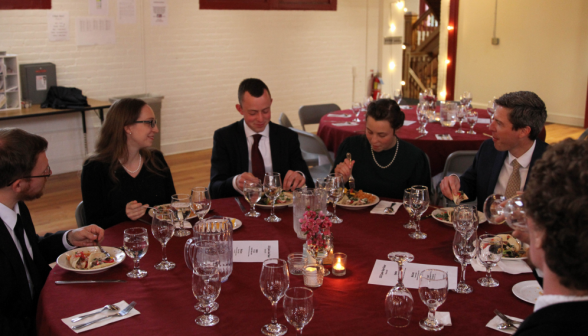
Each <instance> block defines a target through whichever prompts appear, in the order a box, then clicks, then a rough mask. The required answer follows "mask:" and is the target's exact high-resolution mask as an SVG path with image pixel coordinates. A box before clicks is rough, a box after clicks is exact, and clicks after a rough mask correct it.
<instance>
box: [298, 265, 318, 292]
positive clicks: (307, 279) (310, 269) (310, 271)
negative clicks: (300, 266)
mask: <svg viewBox="0 0 588 336" xmlns="http://www.w3.org/2000/svg"><path fill="white" fill-rule="evenodd" d="M302 274H303V275H304V285H305V286H307V287H320V286H322V285H323V266H321V265H317V264H312V265H307V266H304V271H303V272H302Z"/></svg>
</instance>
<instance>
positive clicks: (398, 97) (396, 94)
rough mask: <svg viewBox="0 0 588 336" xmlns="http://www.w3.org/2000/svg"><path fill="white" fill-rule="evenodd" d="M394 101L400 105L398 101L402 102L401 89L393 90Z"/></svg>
mask: <svg viewBox="0 0 588 336" xmlns="http://www.w3.org/2000/svg"><path fill="white" fill-rule="evenodd" d="M394 100H395V101H396V103H397V104H398V105H400V101H401V100H402V89H396V90H394Z"/></svg>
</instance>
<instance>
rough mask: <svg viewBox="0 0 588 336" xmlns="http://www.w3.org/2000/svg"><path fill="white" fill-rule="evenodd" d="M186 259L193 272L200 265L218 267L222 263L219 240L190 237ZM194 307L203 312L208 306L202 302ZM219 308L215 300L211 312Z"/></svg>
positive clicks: (187, 243)
mask: <svg viewBox="0 0 588 336" xmlns="http://www.w3.org/2000/svg"><path fill="white" fill-rule="evenodd" d="M184 260H185V261H186V265H187V266H188V268H189V269H190V271H192V272H195V271H198V267H201V268H202V267H209V266H211V267H218V265H219V264H220V257H219V253H218V244H217V242H214V241H202V240H197V239H196V238H189V239H188V241H186V245H185V246H184ZM219 274H220V273H219ZM194 309H196V310H197V311H199V312H203V313H204V312H205V311H206V307H205V306H203V305H201V304H200V302H198V303H196V305H194ZM217 309H218V303H217V302H215V303H214V304H213V305H212V307H211V308H210V310H209V312H213V311H215V310H217Z"/></svg>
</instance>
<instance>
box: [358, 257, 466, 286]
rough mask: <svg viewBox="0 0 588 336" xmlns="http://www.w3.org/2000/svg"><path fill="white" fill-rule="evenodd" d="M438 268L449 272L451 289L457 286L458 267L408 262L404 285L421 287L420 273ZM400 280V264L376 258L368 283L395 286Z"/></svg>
mask: <svg viewBox="0 0 588 336" xmlns="http://www.w3.org/2000/svg"><path fill="white" fill-rule="evenodd" d="M430 268H432V269H438V270H440V271H445V272H447V275H448V278H449V289H456V288H457V267H455V266H441V265H427V264H416V263H408V264H405V266H404V280H403V281H402V282H403V283H404V286H406V287H407V288H414V289H418V288H419V274H420V273H421V272H422V271H424V270H426V269H430ZM397 282H398V264H397V263H395V262H394V261H389V260H379V259H377V260H376V264H375V265H374V269H372V274H371V275H370V279H369V280H368V284H371V285H381V286H394V285H396V283H397Z"/></svg>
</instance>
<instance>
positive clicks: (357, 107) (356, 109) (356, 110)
mask: <svg viewBox="0 0 588 336" xmlns="http://www.w3.org/2000/svg"><path fill="white" fill-rule="evenodd" d="M351 111H353V115H354V116H355V118H354V119H353V120H352V121H354V122H361V120H360V119H359V113H360V112H361V103H357V102H354V103H353V104H351Z"/></svg>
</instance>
